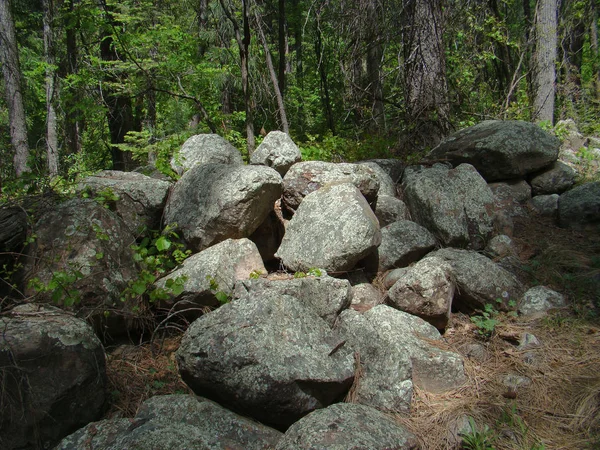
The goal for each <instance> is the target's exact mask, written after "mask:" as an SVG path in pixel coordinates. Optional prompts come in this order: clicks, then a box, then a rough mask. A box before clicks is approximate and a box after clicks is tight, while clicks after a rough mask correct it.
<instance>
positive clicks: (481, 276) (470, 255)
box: [429, 248, 523, 312]
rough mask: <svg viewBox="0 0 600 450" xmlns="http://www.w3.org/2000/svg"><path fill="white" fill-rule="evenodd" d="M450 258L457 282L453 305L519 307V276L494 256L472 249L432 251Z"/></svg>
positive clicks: (432, 254) (443, 257)
mask: <svg viewBox="0 0 600 450" xmlns="http://www.w3.org/2000/svg"><path fill="white" fill-rule="evenodd" d="M429 256H437V257H439V258H442V259H444V260H445V261H447V262H448V263H449V264H450V266H451V267H452V275H453V278H454V281H455V283H456V287H457V290H456V293H455V294H454V306H456V307H457V308H458V309H460V310H465V311H467V312H470V311H471V310H476V309H480V310H483V309H484V308H485V305H486V304H491V305H493V306H494V308H496V309H498V310H501V311H510V310H514V309H515V308H516V304H517V302H518V300H519V299H520V298H521V295H522V293H523V286H522V285H521V283H520V282H519V281H518V280H517V278H516V277H515V276H514V275H513V274H512V273H510V272H508V271H507V270H506V269H503V268H502V267H500V266H499V265H498V264H496V263H495V262H494V261H492V260H491V259H489V258H487V257H485V256H483V255H481V254H479V253H477V252H474V251H469V250H460V249H455V248H444V249H441V250H437V251H435V252H433V253H430V254H429Z"/></svg>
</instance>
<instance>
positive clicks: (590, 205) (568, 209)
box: [558, 181, 600, 229]
mask: <svg viewBox="0 0 600 450" xmlns="http://www.w3.org/2000/svg"><path fill="white" fill-rule="evenodd" d="M558 223H559V225H560V226H561V227H565V228H577V229H586V228H592V229H597V228H598V227H600V181H596V182H594V183H586V184H582V185H581V186H577V187H576V188H574V189H571V190H570V191H567V192H565V193H564V194H562V195H561V196H560V198H559V199H558Z"/></svg>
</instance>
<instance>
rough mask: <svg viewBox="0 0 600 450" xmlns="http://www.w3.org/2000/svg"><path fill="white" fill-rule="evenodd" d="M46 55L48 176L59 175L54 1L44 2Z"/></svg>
mask: <svg viewBox="0 0 600 450" xmlns="http://www.w3.org/2000/svg"><path fill="white" fill-rule="evenodd" d="M42 3H43V8H44V55H45V58H46V161H47V165H48V174H49V175H50V176H51V177H54V176H56V175H58V118H57V115H56V104H57V102H58V77H57V74H56V57H55V46H54V24H53V22H54V1H53V0H43V2H42Z"/></svg>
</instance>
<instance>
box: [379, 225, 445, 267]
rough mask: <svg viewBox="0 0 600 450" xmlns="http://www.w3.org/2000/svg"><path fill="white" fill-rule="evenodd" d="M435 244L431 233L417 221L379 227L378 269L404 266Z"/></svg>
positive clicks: (428, 250)
mask: <svg viewBox="0 0 600 450" xmlns="http://www.w3.org/2000/svg"><path fill="white" fill-rule="evenodd" d="M435 245H436V241H435V238H434V237H433V235H432V234H431V233H430V232H429V231H427V229H426V228H424V227H422V226H421V225H419V224H418V223H415V222H411V221H409V220H400V221H397V222H393V223H391V224H389V225H387V226H385V227H383V228H382V229H381V245H380V246H379V248H378V253H379V270H380V271H385V270H388V269H393V268H395V267H406V266H408V265H409V264H411V263H413V262H415V261H418V260H419V259H421V258H422V257H423V256H425V255H426V254H427V253H429V252H430V251H431V250H433V248H434V247H435Z"/></svg>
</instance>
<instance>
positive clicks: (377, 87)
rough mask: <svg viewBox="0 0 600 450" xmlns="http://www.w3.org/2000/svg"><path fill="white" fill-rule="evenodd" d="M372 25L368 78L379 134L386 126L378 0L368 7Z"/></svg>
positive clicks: (369, 19)
mask: <svg viewBox="0 0 600 450" xmlns="http://www.w3.org/2000/svg"><path fill="white" fill-rule="evenodd" d="M367 14H368V16H369V17H368V21H367V23H368V24H369V25H370V27H369V30H368V31H367V33H366V36H367V42H366V45H367V78H368V81H369V85H368V92H369V94H370V97H371V114H372V117H373V123H374V124H375V126H374V127H373V128H374V129H373V131H375V132H377V131H379V130H381V129H383V128H384V126H385V121H384V119H385V115H384V105H383V82H382V79H381V59H382V57H383V43H382V37H381V31H380V28H381V27H380V21H379V13H378V11H377V2H376V0H370V1H369V3H368V7H367Z"/></svg>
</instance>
